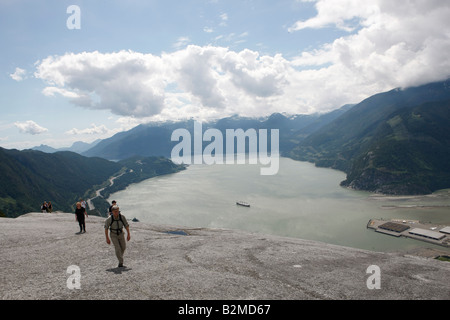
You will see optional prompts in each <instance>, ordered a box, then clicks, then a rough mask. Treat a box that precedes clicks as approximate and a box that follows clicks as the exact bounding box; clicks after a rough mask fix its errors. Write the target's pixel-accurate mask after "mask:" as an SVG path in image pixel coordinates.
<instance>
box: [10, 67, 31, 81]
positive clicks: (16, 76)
mask: <svg viewBox="0 0 450 320" xmlns="http://www.w3.org/2000/svg"><path fill="white" fill-rule="evenodd" d="M26 73H27V71H26V70H25V69H21V68H16V70H15V71H14V73H11V74H10V75H9V76H10V77H11V79H13V80H15V81H22V80H24V79H25V76H26Z"/></svg>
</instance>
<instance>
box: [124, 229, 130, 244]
mask: <svg viewBox="0 0 450 320" xmlns="http://www.w3.org/2000/svg"><path fill="white" fill-rule="evenodd" d="M125 229H127V234H128V235H127V241H130V238H131V234H130V227H129V226H126V227H125Z"/></svg>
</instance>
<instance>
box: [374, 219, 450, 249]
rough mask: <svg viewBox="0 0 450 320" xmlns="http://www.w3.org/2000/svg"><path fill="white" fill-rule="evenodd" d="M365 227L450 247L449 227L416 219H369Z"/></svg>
mask: <svg viewBox="0 0 450 320" xmlns="http://www.w3.org/2000/svg"><path fill="white" fill-rule="evenodd" d="M367 228H369V229H374V230H375V231H376V232H380V233H384V234H387V235H390V236H394V237H406V238H411V239H416V240H421V241H426V242H429V243H433V244H437V245H440V246H444V247H450V227H449V226H445V225H438V224H432V223H424V222H420V221H417V220H402V219H392V220H383V219H370V220H369V222H368V223H367Z"/></svg>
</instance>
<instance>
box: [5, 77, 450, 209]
mask: <svg viewBox="0 0 450 320" xmlns="http://www.w3.org/2000/svg"><path fill="white" fill-rule="evenodd" d="M449 127H450V80H447V81H442V82H435V83H429V84H426V85H422V86H418V87H410V88H403V89H402V88H397V89H394V90H391V91H388V92H383V93H379V94H376V95H374V96H371V97H369V98H367V99H365V100H363V101H361V102H360V103H358V104H356V105H345V106H343V107H341V108H340V109H337V110H335V111H332V112H330V113H326V114H313V115H285V114H280V113H276V114H272V115H271V116H269V117H265V118H245V117H240V116H233V117H228V118H224V119H220V120H216V121H211V122H205V123H203V130H206V129H208V128H216V129H219V130H220V131H221V132H223V133H224V132H225V130H226V129H243V130H247V129H256V130H258V129H278V130H279V137H280V154H281V155H282V156H286V157H290V158H292V159H295V160H301V161H309V162H313V163H315V164H316V165H317V166H320V167H330V168H334V169H338V170H341V171H344V172H345V173H346V174H347V177H346V180H344V181H342V183H341V185H342V186H345V187H350V188H354V189H358V190H366V191H371V192H378V193H383V194H394V195H411V194H427V193H431V192H434V191H436V190H439V189H445V188H450V168H449V166H448V164H449V163H450V130H449V129H448V128H449ZM180 128H183V129H187V130H188V131H189V132H190V133H191V134H193V129H194V120H186V121H182V122H161V123H149V124H141V125H139V126H137V127H135V128H133V129H131V130H129V131H126V132H121V133H118V134H116V135H114V136H112V137H111V138H108V139H104V140H101V141H96V142H95V143H94V144H93V145H91V146H88V145H87V144H74V146H72V148H75V147H80V148H78V152H79V153H81V155H80V154H76V153H73V152H67V151H66V152H61V151H58V150H56V151H58V152H55V153H52V154H47V153H43V152H40V151H35V150H24V151H18V150H6V149H1V148H0V172H1V173H2V175H1V177H0V211H3V213H4V214H6V215H8V216H11V215H12V216H14V215H18V214H20V213H25V212H29V211H36V208H37V207H39V206H40V203H42V201H44V200H52V202H53V203H54V204H56V205H57V206H58V207H60V208H61V209H63V210H67V211H70V210H71V209H72V206H73V204H74V202H76V201H77V200H78V198H79V197H87V196H89V195H91V194H92V192H93V190H95V188H96V187H98V186H102V185H103V186H105V187H106V189H105V192H106V193H108V192H109V193H111V192H114V191H117V189H110V190H108V183H107V181H109V179H110V178H111V177H112V176H117V175H118V174H119V173H124V175H123V176H121V177H120V179H119V178H118V180H117V181H115V183H114V184H115V188H123V187H124V186H126V185H128V184H129V183H134V182H138V181H141V180H142V179H145V178H148V177H152V176H154V175H158V174H164V173H171V172H176V171H179V170H182V169H183V168H184V167H183V166H176V165H175V164H173V163H172V162H171V161H169V160H167V159H165V158H168V157H170V156H171V151H172V149H173V147H174V146H175V145H176V144H177V143H178V141H171V135H172V133H173V131H174V130H176V129H180ZM205 144H206V143H204V146H205ZM41 147H42V146H41ZM88 147H89V148H88ZM87 148H88V150H86V149H87ZM50 151H52V152H53V151H55V150H50ZM162 157H163V158H162ZM110 160H114V161H110ZM136 165H138V166H141V167H140V168H137V167H136ZM144 167H145V170H143V168H144ZM155 168H156V170H155ZM0 214H1V212H0Z"/></svg>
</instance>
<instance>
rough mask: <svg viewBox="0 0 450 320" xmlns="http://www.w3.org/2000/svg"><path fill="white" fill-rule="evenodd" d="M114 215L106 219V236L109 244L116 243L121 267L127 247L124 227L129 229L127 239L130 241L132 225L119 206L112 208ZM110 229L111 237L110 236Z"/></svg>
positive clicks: (121, 266) (115, 246)
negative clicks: (130, 225)
mask: <svg viewBox="0 0 450 320" xmlns="http://www.w3.org/2000/svg"><path fill="white" fill-rule="evenodd" d="M111 211H112V215H110V216H109V217H108V219H106V221H105V236H106V243H107V244H111V241H112V243H113V244H114V248H115V250H116V256H117V259H118V260H119V268H123V267H124V265H123V254H124V252H125V249H126V247H127V244H126V241H125V235H124V233H123V227H125V229H126V230H127V241H130V237H131V235H130V227H129V224H128V222H127V219H126V218H125V216H123V215H122V214H121V213H120V211H119V207H118V206H113V207H112V208H111ZM108 229H109V230H110V236H111V239H110V238H109V236H108Z"/></svg>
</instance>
